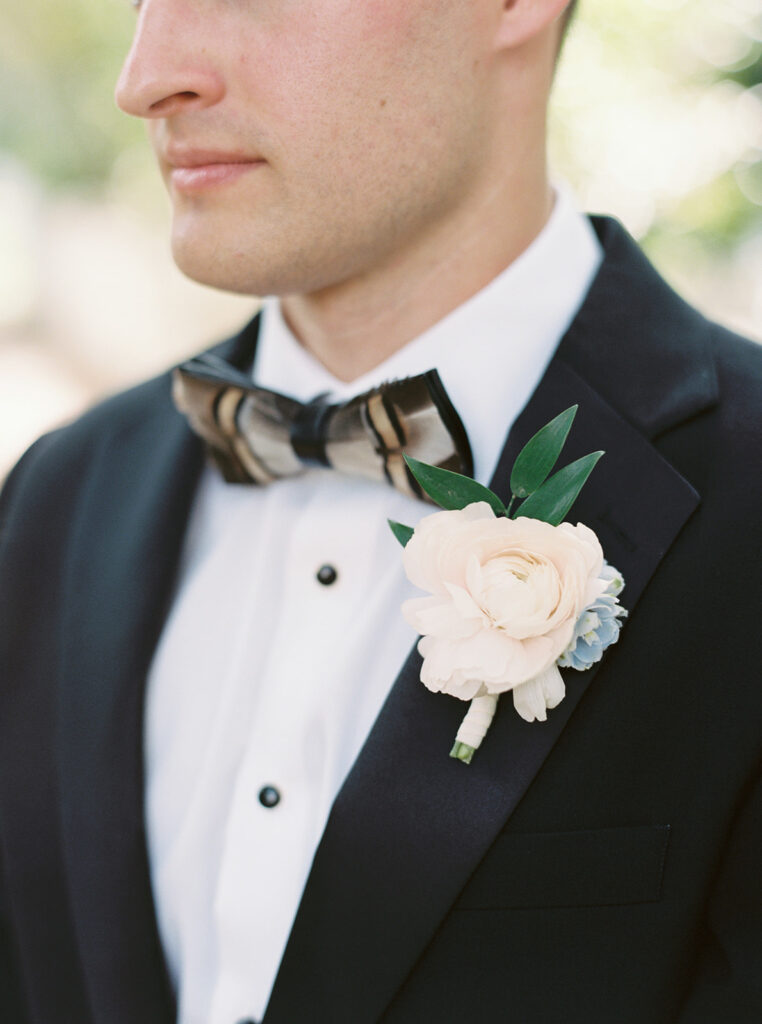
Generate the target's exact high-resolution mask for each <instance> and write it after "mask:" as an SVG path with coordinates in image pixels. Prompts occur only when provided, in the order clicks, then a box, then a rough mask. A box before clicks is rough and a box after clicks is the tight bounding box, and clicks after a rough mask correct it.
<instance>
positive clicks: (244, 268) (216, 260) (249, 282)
mask: <svg viewBox="0 0 762 1024" xmlns="http://www.w3.org/2000/svg"><path fill="white" fill-rule="evenodd" d="M172 255H173V257H174V260H175V263H176V264H177V267H178V269H179V270H180V271H181V272H182V273H183V274H184V275H185V276H186V277H188V278H190V279H191V280H192V281H196V282H198V284H203V285H207V286H208V287H209V288H218V289H219V290H220V291H225V292H237V293H239V294H243V295H266V294H268V291H267V287H266V282H265V280H264V278H265V276H266V275H265V274H263V273H257V270H256V267H253V266H252V262H253V261H252V259H251V257H250V256H249V254H248V253H244V252H241V251H238V250H236V248H235V247H232V246H231V248H230V249H229V250H228V251H221V249H220V247H219V245H199V244H192V245H191V244H188V241H187V239H183V238H179V239H178V238H176V237H174V236H173V238H172Z"/></svg>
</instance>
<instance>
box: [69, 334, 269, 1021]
mask: <svg viewBox="0 0 762 1024" xmlns="http://www.w3.org/2000/svg"><path fill="white" fill-rule="evenodd" d="M255 340H256V326H254V327H253V328H252V327H250V328H248V329H246V330H245V331H244V332H243V333H242V334H241V335H239V336H237V337H236V338H235V339H233V340H232V341H231V342H229V343H226V344H225V345H224V346H220V347H219V348H218V349H217V350H216V351H217V352H218V353H219V354H221V355H223V356H225V357H226V358H229V359H230V360H231V361H232V362H234V363H237V364H238V365H240V364H241V362H245V359H246V358H250V356H251V353H252V345H253V344H254V343H255ZM146 388H147V389H154V392H155V393H151V392H150V391H147V393H146V400H145V401H144V402H142V403H136V406H138V404H139V410H138V411H139V412H140V416H139V417H133V416H131V417H130V418H129V419H128V418H127V417H124V416H123V417H122V418H121V420H120V429H119V430H118V431H116V432H112V434H111V435H109V436H107V437H104V438H103V439H102V441H101V444H100V447H99V449H98V450H97V451H96V452H95V453H94V454H93V456H92V460H91V471H90V474H89V478H88V480H89V482H90V486H89V487H88V486H87V484H86V485H85V488H83V494H82V498H81V501H80V505H79V510H78V511H79V515H78V520H77V523H76V525H75V535H74V540H73V542H72V545H71V557H70V560H69V564H68V568H67V580H66V587H67V590H66V593H67V594H68V600H67V603H66V613H65V620H64V622H63V625H62V634H61V636H62V644H61V646H62V650H63V655H62V663H61V669H60V687H59V693H60V701H59V729H60V733H59V734H60V744H59V750H58V765H59V773H60V792H61V794H62V795H61V814H62V828H63V837H64V860H65V866H66V874H67V879H68V883H69V886H70V891H71V893H72V899H71V906H72V912H73V914H74V917H75V927H76V942H77V945H78V947H79V950H80V954H81V961H82V963H83V965H84V968H85V971H86V975H87V977H86V983H87V987H88V995H89V1001H90V1005H91V1007H92V1013H93V1019H94V1020H95V1021H98V1022H103V1024H134V1022H135V1021H141V1024H170V1022H171V1021H173V1020H174V1008H173V997H172V994H171V989H170V986H169V984H168V981H167V976H166V971H165V967H164V960H163V955H162V952H161V946H160V943H159V938H158V932H157V928H156V921H155V916H154V909H153V901H152V897H151V886H150V876H149V869H148V858H147V851H146V838H145V827H144V813H143V760H142V735H143V698H144V687H145V679H146V674H147V671H148V667H149V664H150V659H151V656H152V653H153V649H154V646H155V644H156V641H157V639H158V636H159V633H160V630H161V627H162V624H163V621H164V617H165V615H166V612H167V609H168V604H169V601H170V599H171V594H172V588H173V584H174V579H175V575H176V569H177V564H178V561H179V556H180V551H181V545H182V540H183V534H184V530H185V524H186V521H187V517H188V513H189V510H190V506H191V502H192V497H193V493H194V490H195V487H196V483H197V480H198V475H199V473H200V470H201V467H202V463H203V454H202V447H201V445H200V443H199V442H198V441H197V439H196V438H195V436H194V435H192V434H191V432H190V431H189V429H188V427H187V425H186V423H185V420H184V419H183V418H182V417H181V416H180V415H179V414H177V413H175V412H174V410H173V409H172V405H171V402H170V400H169V378H168V377H165V378H162V379H160V380H159V381H157V382H152V383H151V384H150V385H147V386H146ZM116 418H117V416H115V417H114V419H116ZM83 624H86V626H87V629H86V631H85V629H84V627H83Z"/></svg>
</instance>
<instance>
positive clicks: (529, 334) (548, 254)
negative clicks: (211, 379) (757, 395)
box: [254, 188, 602, 483]
mask: <svg viewBox="0 0 762 1024" xmlns="http://www.w3.org/2000/svg"><path fill="white" fill-rule="evenodd" d="M601 260H602V250H601V246H600V243H599V242H598V239H597V238H596V236H595V233H594V231H593V229H592V226H591V224H590V222H589V220H588V219H587V218H586V217H584V216H583V215H582V214H580V213H579V212H578V210H577V208H576V206H575V204H574V202H573V200H572V199H571V198H570V196H569V194H568V192H567V191H566V189H565V188H560V189H557V192H556V202H555V204H554V208H553V212H552V213H551V216H550V218H549V220H548V222H547V224H546V225H545V227H544V228H543V229H542V231H541V232H540V234H539V235H538V236H537V237H536V238H535V239H534V241H533V242H532V243H531V244H530V245H529V246H528V248H527V249H525V250H524V252H523V253H522V254H521V255H520V256H519V257H518V258H517V259H516V260H514V261H513V263H511V264H510V266H508V267H507V268H506V269H505V270H504V271H502V273H500V274H498V276H497V277H496V278H494V279H493V280H492V281H491V282H490V283H489V284H488V285H487V286H486V287H485V288H483V289H482V290H481V291H479V292H477V293H476V294H475V295H473V296H472V297H471V298H470V299H468V301H466V302H464V303H463V304H462V305H460V306H458V308H457V309H455V310H453V312H451V313H450V314H448V315H447V316H446V317H444V318H443V319H442V320H440V321H439V322H438V323H436V324H434V325H433V326H432V327H430V328H429V329H428V330H427V331H425V332H424V333H423V334H421V335H419V337H417V338H415V339H414V340H413V341H411V342H409V343H408V344H407V345H405V346H404V347H403V348H401V349H399V351H397V352H395V353H394V354H393V355H391V356H390V357H389V358H388V359H385V360H384V361H383V362H382V363H379V365H378V366H375V367H374V368H373V369H372V370H370V371H368V372H367V373H364V374H363V375H362V376H361V377H358V378H357V379H355V380H354V381H352V382H351V383H346V382H344V381H340V380H338V378H336V377H334V376H333V374H331V373H329V371H328V370H326V368H325V367H324V366H322V365H321V364H320V363H319V362H318V361H317V360H316V359H315V358H314V357H313V356H312V355H310V353H309V352H307V351H306V350H305V349H304V348H302V346H301V345H300V344H299V342H298V341H297V340H296V338H295V337H294V335H293V333H292V332H291V330H290V329H289V327H288V325H287V324H286V322H285V320H284V318H283V316H282V314H281V310H280V304H279V302H278V300H277V299H275V298H269V299H266V300H265V302H264V305H263V311H262V325H261V328H260V335H259V342H258V345H257V356H256V363H255V367H254V377H255V380H256V382H257V383H258V384H260V385H262V386H263V387H268V388H271V389H273V390H276V391H281V392H283V393H285V394H290V395H293V396H294V397H295V398H299V399H300V400H302V401H306V400H308V399H311V398H314V396H315V395H316V394H320V393H322V392H329V393H330V394H331V396H332V397H333V398H335V399H336V400H338V401H341V400H342V399H344V398H348V397H351V396H352V395H356V394H360V393H362V392H363V391H367V390H368V389H369V388H372V387H374V386H376V385H377V384H380V383H382V382H383V381H386V380H390V379H392V378H400V377H408V376H411V375H413V374H417V373H422V372H424V371H425V370H429V369H432V368H436V369H437V370H438V371H439V374H440V377H441V378H442V382H443V384H444V386H445V388H446V389H447V393H448V394H449V396H450V398H451V400H452V402H453V404H454V405H455V407H456V409H457V410H458V412H459V414H460V416H461V419H462V420H463V424H464V426H465V428H466V432H467V433H468V437H469V441H470V442H471V448H472V451H473V456H474V476H475V478H476V479H477V480H480V481H481V482H483V483H486V482H487V481H488V480H489V478H490V476H491V474H492V471H493V469H494V466H495V464H496V463H497V459H498V457H499V455H500V450H501V448H502V445H503V441H504V439H505V435H506V434H507V432H508V430H509V428H510V426H511V424H512V423H513V421H514V419H515V418H516V417H517V416H518V414H519V413H520V412H521V409H522V408H523V406H524V405H525V403H526V402H527V400H528V399H529V397H530V396H531V394H532V392H533V391H534V389H535V387H536V386H537V384H538V383H539V381H540V379H541V377H542V375H543V373H544V371H545V368H546V367H547V364H548V363H549V362H550V359H551V357H552V355H553V353H554V351H555V349H556V347H557V346H558V343H559V341H560V340H561V338H562V337H563V335H564V334H565V332H566V330H567V328H568V327H569V325H570V324H571V322H572V320H573V319H574V316H575V315H576V313H577V311H578V309H579V307H580V306H581V304H582V301H583V300H584V297H585V295H586V294H587V291H588V289H589V287H590V284H591V283H592V280H593V278H594V276H595V274H596V273H597V271H598V268H599V266H600V263H601ZM560 411H561V410H559V412H560Z"/></svg>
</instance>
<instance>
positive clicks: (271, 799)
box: [240, 786, 280, 1024]
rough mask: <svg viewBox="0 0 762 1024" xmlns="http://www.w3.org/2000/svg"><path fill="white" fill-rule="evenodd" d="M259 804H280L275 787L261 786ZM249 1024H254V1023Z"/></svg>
mask: <svg viewBox="0 0 762 1024" xmlns="http://www.w3.org/2000/svg"><path fill="white" fill-rule="evenodd" d="M259 802H260V803H261V804H262V806H263V807H268V808H269V807H276V806H277V805H278V804H279V803H280V793H279V792H278V790H277V789H276V788H275V786H263V787H262V788H261V789H260V791H259ZM240 1024H249V1022H248V1021H241V1022H240ZM251 1024H256V1021H253V1022H251Z"/></svg>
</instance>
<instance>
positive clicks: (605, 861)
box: [454, 825, 670, 910]
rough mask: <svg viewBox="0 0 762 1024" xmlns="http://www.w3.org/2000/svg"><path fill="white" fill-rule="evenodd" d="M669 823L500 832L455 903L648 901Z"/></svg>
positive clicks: (656, 887)
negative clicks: (514, 832) (574, 830)
mask: <svg viewBox="0 0 762 1024" xmlns="http://www.w3.org/2000/svg"><path fill="white" fill-rule="evenodd" d="M669 834H670V827H669V825H635V826H628V827H625V828H603V829H593V830H588V831H584V832H539V833H533V834H513V833H510V832H503V833H501V834H500V835H499V836H498V838H497V839H496V840H495V842H494V843H493V844H492V846H491V847H490V848H489V850H488V851H487V854H486V855H485V857H484V859H483V860H482V862H481V863H480V865H479V867H478V868H477V869H476V871H475V872H474V874H473V876H472V877H471V879H470V881H469V882H468V884H467V885H466V887H465V889H464V890H463V891H462V893H461V894H460V897H459V899H458V901H457V902H456V904H455V908H454V909H456V910H494V909H500V908H508V907H575V906H577V907H579V906H606V905H613V904H619V905H621V904H625V903H650V902H654V901H656V900H658V899H660V897H661V885H662V874H663V871H664V862H665V859H666V854H667V846H668V844H669Z"/></svg>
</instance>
